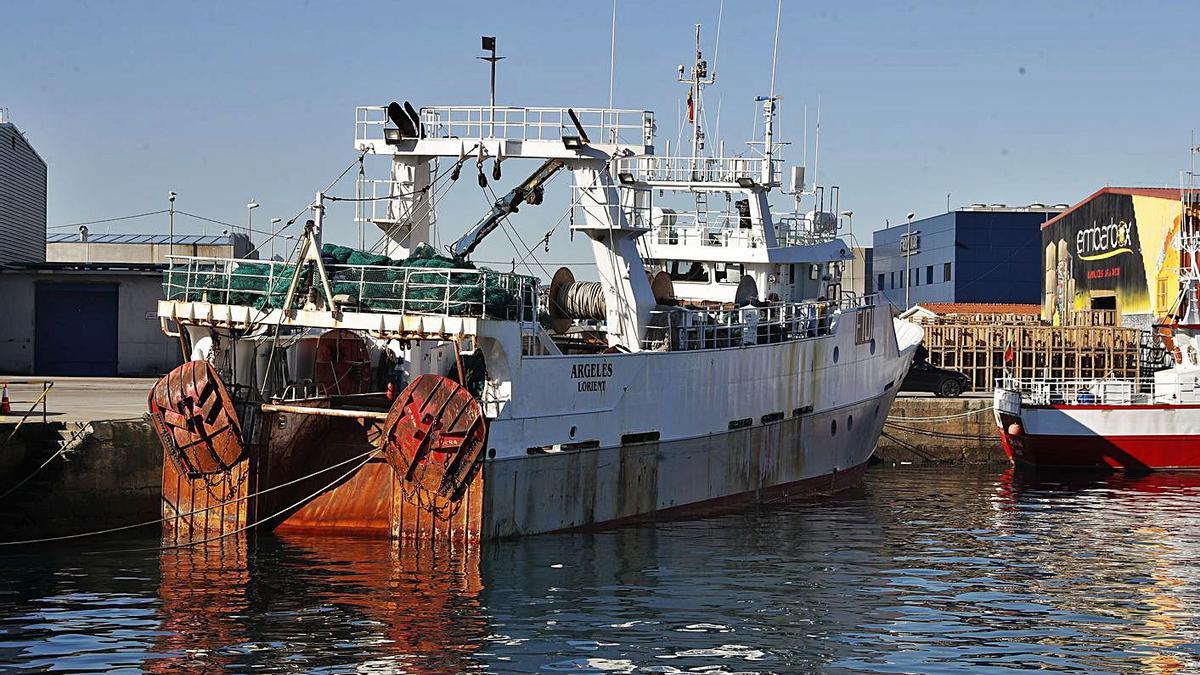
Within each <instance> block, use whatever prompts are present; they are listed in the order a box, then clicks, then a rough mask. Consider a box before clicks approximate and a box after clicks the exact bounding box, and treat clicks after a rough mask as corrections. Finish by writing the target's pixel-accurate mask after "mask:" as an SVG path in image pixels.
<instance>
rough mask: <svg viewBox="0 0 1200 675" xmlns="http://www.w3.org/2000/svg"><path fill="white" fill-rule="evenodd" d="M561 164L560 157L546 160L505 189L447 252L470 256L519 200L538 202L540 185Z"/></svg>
mask: <svg viewBox="0 0 1200 675" xmlns="http://www.w3.org/2000/svg"><path fill="white" fill-rule="evenodd" d="M563 166H564V164H563V161H562V160H561V159H548V160H546V161H545V163H543V164H542V165H541V166H540V167H538V170H537V171H534V172H533V173H532V174H530V176H529V177H528V178H526V179H525V180H524V181H523V182H522V183H521V184H520V185H518V186H517V187H515V188H513V189H512V190H510V191H509V193H508V194H506V195H504V196H503V197H501V198H499V199H497V200H496V203H495V204H493V205H492V210H491V211H489V212H488V214H487V215H485V216H484V217H483V218H482V219H481V220H480V221H479V222H478V223H476V224H475V227H472V228H471V229H470V230H469V231H468V232H467V233H466V234H464V235H463V236H462V238H460V239H459V240H458V241H456V242H454V245H453V246H451V247H450V252H451V253H452V254H453V255H454V257H456V258H465V257H467V256H469V255H471V252H472V251H474V250H475V247H476V246H478V245H479V243H480V242H482V241H483V238H484V237H486V236H488V234H490V233H491V231H492V230H494V229H496V227H497V226H499V225H500V221H502V220H504V219H505V218H507V217H508V216H509V214H512V213H516V212H517V209H518V208H520V205H521V202H525V203H526V204H530V205H535V206H536V205H537V204H541V203H542V194H543V192H544V188H543V187H542V186H543V184H545V183H546V181H548V180H550V179H551V178H552V177H554V174H556V173H558V171H559V169H561V168H563Z"/></svg>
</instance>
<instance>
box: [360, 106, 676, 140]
mask: <svg viewBox="0 0 1200 675" xmlns="http://www.w3.org/2000/svg"><path fill="white" fill-rule="evenodd" d="M567 110H568V109H567V108H540V107H513V106H495V107H493V106H486V105H483V106H463V105H456V106H427V107H424V108H421V110H420V111H419V113H418V114H419V116H420V118H421V124H422V125H423V126H424V132H425V136H426V137H427V138H464V139H470V138H475V139H482V138H488V139H504V140H512V141H560V140H562V138H563V137H564V136H577V135H578V134H579V132H578V130H576V128H575V124H574V122H573V121H572V120H571V116H570V114H569V113H568V112H567ZM573 110H574V112H575V116H576V118H577V119H578V120H579V125H580V126H581V127H583V130H584V132H585V133H586V134H587V135H588V140H589V141H591V142H592V143H613V144H628V145H635V146H643V145H653V143H654V131H655V128H654V113H653V112H650V111H649V110H622V109H616V108H574V109H573ZM386 123H387V108H386V107H384V106H360V107H359V108H357V109H356V110H355V125H354V128H355V131H354V138H355V141H356V142H363V141H380V140H383V127H384V125H385V124H386Z"/></svg>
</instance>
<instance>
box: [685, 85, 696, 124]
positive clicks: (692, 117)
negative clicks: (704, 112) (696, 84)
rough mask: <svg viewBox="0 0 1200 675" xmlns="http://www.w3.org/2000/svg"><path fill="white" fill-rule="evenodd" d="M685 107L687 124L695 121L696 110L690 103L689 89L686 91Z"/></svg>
mask: <svg viewBox="0 0 1200 675" xmlns="http://www.w3.org/2000/svg"><path fill="white" fill-rule="evenodd" d="M687 106H688V122H695V121H696V117H695V115H696V108H695V104H694V103H692V90H690V89H689V90H688V100H687Z"/></svg>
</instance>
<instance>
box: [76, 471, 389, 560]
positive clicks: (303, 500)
mask: <svg viewBox="0 0 1200 675" xmlns="http://www.w3.org/2000/svg"><path fill="white" fill-rule="evenodd" d="M379 452H380V451H379V450H372V451H371V452H370V456H368V457H367V458H366V459H364V460H363V461H362V462H359V463H358V464H357V465H355V466H353V467H351V468H350V470H349V471H347V472H346V473H343V474H342V475H340V476H338V477H337V478H334V479H333V480H332V481H330V482H329V483H327V484H326V485H323V486H321V487H320V488H318V489H317V490H316V491H314V492H313V493H312V494H310V495H307V496H305V497H303V498H301V499H300V500H298V501H296V502H295V503H292V504H289V505H287V506H285V507H283V508H282V509H279V510H278V511H276V512H275V513H272V514H271V515H269V516H265V517H263V518H259V519H258V520H256V521H254V522H253V523H247V524H245V525H243V526H241V527H239V528H237V529H236V530H233V531H231V532H226V533H225V534H220V535H216V536H213V537H208V538H206V539H197V540H195V541H188V542H184V543H182V544H167V545H164V546H148V547H144V548H125V549H116V550H112V549H107V550H103V551H88V552H86V553H84V555H103V554H107V553H141V552H147V551H171V550H175V549H181V548H190V547H192V546H199V545H200V544H207V543H210V542H214V541H219V540H221V539H228V538H229V537H233V536H237V535H239V534H241V533H243V532H246V531H247V530H251V529H253V528H255V527H258V526H259V525H261V524H263V523H265V522H267V521H268V520H272V519H274V518H278V517H279V516H282V515H283V514H285V513H287V512H289V511H291V510H292V509H296V508H299V507H301V506H303V505H304V504H306V503H308V502H309V501H311V500H312V499H315V498H316V497H317V496H318V495H320V494H321V493H322V492H325V491H326V490H328V489H330V488H332V487H333V486H335V485H337V484H338V483H340V482H342V481H343V480H345V479H346V478H348V477H349V476H350V475H352V474H353V473H354V472H356V471H358V470H359V469H361V468H363V467H364V466H366V465H367V463H369V462H370V461H371V460H372V459H374V458H375V455H377V454H379Z"/></svg>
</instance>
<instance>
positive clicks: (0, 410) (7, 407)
mask: <svg viewBox="0 0 1200 675" xmlns="http://www.w3.org/2000/svg"><path fill="white" fill-rule="evenodd" d="M11 412H12V403H11V402H9V400H8V383H7V382H5V383H4V393H3V394H0V415H7V414H9V413H11Z"/></svg>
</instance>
